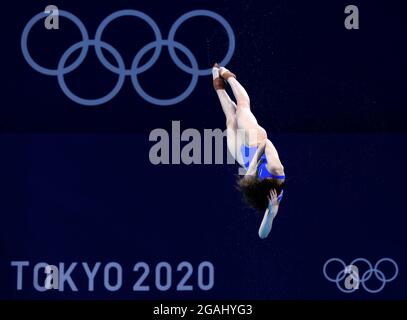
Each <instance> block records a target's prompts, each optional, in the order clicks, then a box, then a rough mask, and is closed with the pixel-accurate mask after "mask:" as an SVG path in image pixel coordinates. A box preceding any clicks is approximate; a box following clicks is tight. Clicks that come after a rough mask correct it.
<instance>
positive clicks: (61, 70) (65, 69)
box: [21, 10, 235, 106]
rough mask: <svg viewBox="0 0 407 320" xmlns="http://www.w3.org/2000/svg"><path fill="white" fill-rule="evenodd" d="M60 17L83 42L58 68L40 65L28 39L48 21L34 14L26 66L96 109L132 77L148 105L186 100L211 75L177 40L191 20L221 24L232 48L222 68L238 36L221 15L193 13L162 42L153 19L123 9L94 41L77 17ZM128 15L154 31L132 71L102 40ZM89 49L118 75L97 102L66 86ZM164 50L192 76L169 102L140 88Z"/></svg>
mask: <svg viewBox="0 0 407 320" xmlns="http://www.w3.org/2000/svg"><path fill="white" fill-rule="evenodd" d="M59 15H60V16H62V17H65V18H67V19H68V20H70V21H71V22H73V23H74V24H75V25H76V26H77V27H78V29H79V31H80V33H81V37H82V40H81V41H79V42H77V43H75V44H73V45H72V46H71V47H69V48H68V49H67V50H66V51H65V52H64V53H63V54H62V56H61V58H60V59H59V63H58V66H57V68H56V69H50V68H46V67H43V66H41V65H39V64H38V63H37V62H35V61H34V59H33V58H32V56H31V54H30V52H29V50H28V45H27V42H28V36H29V33H30V31H31V29H32V27H33V26H34V25H35V24H36V23H37V22H38V21H40V20H42V19H45V18H46V17H47V14H46V13H45V12H40V13H38V14H37V15H35V16H34V17H33V18H31V19H30V21H28V23H27V25H26V26H25V28H24V30H23V33H22V36H21V49H22V52H23V56H24V58H25V60H26V61H27V63H28V64H29V65H30V66H31V67H32V68H33V69H34V70H36V71H38V72H39V73H42V74H45V75H48V76H56V77H57V79H58V83H59V86H60V87H61V89H62V91H63V92H64V93H65V95H66V96H67V97H68V98H69V99H71V100H73V101H75V102H76V103H79V104H82V105H86V106H95V105H100V104H103V103H106V102H108V101H110V100H111V99H113V98H114V97H115V96H116V95H117V94H118V93H119V91H120V90H121V88H122V86H123V83H124V81H125V77H126V76H129V77H130V78H131V81H132V83H133V86H134V89H135V90H136V91H137V93H138V94H139V95H140V96H141V97H142V98H143V99H145V100H146V101H147V102H149V103H152V104H155V105H159V106H169V105H174V104H176V103H179V102H181V101H183V100H185V99H186V98H187V97H188V96H189V95H190V94H191V93H192V92H193V90H194V89H195V86H196V84H197V82H198V78H199V76H207V75H210V74H211V72H212V71H211V68H208V69H199V66H198V62H197V61H196V58H195V56H194V55H193V54H192V52H191V51H190V50H189V49H188V48H187V47H185V46H184V45H182V44H181V43H179V42H177V41H176V40H175V35H176V33H177V30H178V28H179V27H180V26H181V25H182V24H183V23H184V22H185V21H186V20H188V19H191V18H194V17H199V16H203V17H209V18H212V19H214V20H216V21H218V22H219V23H220V24H221V25H222V26H223V27H224V28H225V30H226V33H227V36H228V39H229V48H228V50H227V53H226V55H225V57H224V59H223V60H222V61H221V62H220V64H221V65H227V64H228V63H229V61H230V60H231V58H232V56H233V53H234V50H235V35H234V33H233V30H232V27H231V26H230V24H229V23H228V22H227V21H226V20H225V19H224V18H223V17H222V16H221V15H219V14H217V13H215V12H212V11H209V10H193V11H190V12H187V13H185V14H184V15H182V16H180V17H179V18H178V19H177V20H176V21H175V22H174V24H173V25H172V26H171V28H170V31H169V33H168V38H167V39H163V37H162V35H161V31H160V29H159V27H158V26H157V24H156V23H155V22H154V20H153V19H152V18H150V17H149V16H148V15H146V14H145V13H143V12H141V11H137V10H120V11H117V12H114V13H112V14H110V15H109V16H108V17H106V18H105V19H104V20H103V21H102V22H101V23H100V25H99V27H98V28H97V30H96V34H95V37H94V39H90V38H89V35H88V31H87V30H86V28H85V26H84V24H83V23H82V22H81V20H79V19H78V18H77V17H76V16H74V15H73V14H72V13H70V12H68V11H64V10H59ZM125 16H130V17H136V18H139V19H141V20H143V21H144V22H146V23H147V24H148V25H149V26H150V27H151V29H152V30H153V32H154V36H155V41H153V42H150V43H148V44H146V45H145V46H144V47H143V48H141V49H140V51H139V52H138V53H137V54H136V55H135V57H134V59H133V62H132V64H131V66H130V67H129V68H126V66H125V63H124V61H123V58H122V56H121V55H120V53H119V52H118V51H117V50H116V49H115V48H114V47H112V46H111V45H110V44H108V43H107V42H104V41H103V40H102V36H103V32H104V30H105V29H106V27H107V26H108V25H109V24H110V23H111V22H112V21H113V20H115V19H118V18H120V17H125ZM89 47H94V48H95V52H96V55H97V57H98V59H99V61H100V63H101V64H102V65H103V66H104V67H105V68H106V69H108V70H109V71H111V72H113V73H115V74H116V75H117V76H118V78H117V82H116V84H115V86H114V88H113V89H112V90H111V91H110V92H109V93H108V94H106V95H105V96H103V97H100V98H97V99H85V98H82V97H79V96H78V95H76V94H75V93H73V92H72V91H71V90H70V89H69V88H68V86H67V84H66V82H65V75H67V74H68V73H70V72H72V71H74V70H75V69H77V68H78V67H79V66H80V65H81V64H82V62H83V61H84V60H85V58H86V55H87V53H88V50H89ZM162 47H167V48H168V51H169V54H170V57H171V59H172V60H173V61H174V63H175V64H176V65H177V67H178V68H180V69H181V70H182V71H184V72H187V73H188V74H190V75H191V81H190V83H189V85H188V87H187V89H186V90H185V91H184V92H183V93H181V94H180V95H178V96H176V97H174V98H170V99H159V98H156V97H153V96H151V95H149V94H148V93H147V92H146V91H145V90H144V89H143V88H142V87H141V85H140V82H139V80H138V76H139V75H140V74H142V73H143V72H146V71H147V70H149V69H150V68H151V67H152V66H153V65H154V64H155V63H156V61H157V60H158V59H159V57H160V54H161V50H162ZM102 49H104V50H107V51H108V52H109V53H110V54H111V55H112V56H113V58H114V59H115V61H116V65H114V64H112V63H110V62H109V61H108V60H107V59H106V57H105V56H104V54H103V51H102ZM176 49H178V50H180V51H181V52H183V53H184V54H185V56H186V57H187V58H188V60H189V63H190V66H188V65H186V64H184V63H183V62H182V61H181V60H180V59H179V58H178V56H177V53H176ZM77 50H80V54H79V56H78V57H77V58H76V60H75V61H73V62H72V63H71V64H69V65H66V64H67V61H68V60H69V58H70V57H71V55H72V54H73V53H74V52H75V51H77ZM150 50H154V52H153V55H152V57H151V58H150V59H149V60H148V61H147V62H145V63H144V64H142V65H140V62H141V60H142V59H143V57H144V55H145V54H146V53H147V52H149V51H150Z"/></svg>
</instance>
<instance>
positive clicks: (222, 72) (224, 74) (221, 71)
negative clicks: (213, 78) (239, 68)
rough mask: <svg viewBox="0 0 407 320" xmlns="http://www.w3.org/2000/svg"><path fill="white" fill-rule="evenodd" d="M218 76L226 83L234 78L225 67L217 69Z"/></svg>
mask: <svg viewBox="0 0 407 320" xmlns="http://www.w3.org/2000/svg"><path fill="white" fill-rule="evenodd" d="M219 74H220V76H221V77H222V78H223V79H225V80H226V81H227V80H228V79H229V78H231V77H233V78H236V75H235V74H234V73H233V72H230V70H228V69H226V68H225V67H220V68H219Z"/></svg>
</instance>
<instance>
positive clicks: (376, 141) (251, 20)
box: [0, 1, 407, 299]
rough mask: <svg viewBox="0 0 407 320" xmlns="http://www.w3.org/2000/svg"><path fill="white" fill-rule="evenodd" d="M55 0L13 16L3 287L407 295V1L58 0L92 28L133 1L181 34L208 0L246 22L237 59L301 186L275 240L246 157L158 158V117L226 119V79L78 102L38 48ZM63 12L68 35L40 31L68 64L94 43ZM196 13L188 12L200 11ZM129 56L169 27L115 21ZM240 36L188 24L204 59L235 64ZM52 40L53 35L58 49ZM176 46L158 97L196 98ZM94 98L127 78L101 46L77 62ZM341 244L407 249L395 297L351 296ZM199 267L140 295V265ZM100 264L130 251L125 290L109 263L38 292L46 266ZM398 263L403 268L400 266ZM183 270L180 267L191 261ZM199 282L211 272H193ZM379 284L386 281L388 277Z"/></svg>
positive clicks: (159, 67) (51, 56) (1, 292)
mask: <svg viewBox="0 0 407 320" xmlns="http://www.w3.org/2000/svg"><path fill="white" fill-rule="evenodd" d="M48 4H49V3H47V2H43V1H37V2H35V3H33V2H29V1H26V3H24V5H21V6H19V10H16V7H15V6H14V5H11V4H5V5H4V6H5V12H6V11H7V12H8V13H9V14H8V15H7V16H6V17H5V18H4V19H2V21H1V22H0V23H1V24H2V26H1V28H0V30H1V33H2V38H3V42H4V43H5V44H6V45H5V48H6V49H3V50H2V56H3V57H2V58H3V61H4V62H5V63H4V64H3V67H2V80H3V81H2V82H3V85H2V87H3V90H2V91H3V92H2V93H3V103H2V104H1V106H0V129H1V131H2V135H1V136H0V146H1V154H2V155H1V157H0V191H1V201H0V214H1V217H2V222H1V224H0V226H1V227H0V228H1V232H0V298H2V299H10V298H13V299H27V298H34V299H41V298H52V299H64V298H76V299H79V298H102V299H151V298H154V299H157V298H168V299H169V298H172V299H182V298H187V299H193V298H208V299H210V298H216V299H220V298H229V299H234V298H235V299H310V298H329V299H333V298H338V299H342V298H355V299H366V298H404V299H405V298H406V292H405V290H403V288H405V283H406V277H405V272H404V270H405V268H406V267H407V257H406V254H405V248H404V245H405V243H406V235H405V232H404V226H405V224H406V218H405V215H404V182H405V181H406V170H405V168H404V167H405V163H406V160H407V159H406V153H405V151H404V147H405V139H406V135H405V125H404V123H405V116H404V115H405V110H404V107H405V106H406V102H407V94H406V92H407V91H406V90H405V88H406V86H407V83H406V80H405V76H404V75H405V73H406V58H405V57H406V46H405V41H404V40H405V34H406V33H405V32H406V31H407V30H406V22H405V21H406V20H405V18H404V14H403V10H402V9H403V8H402V7H396V6H394V5H393V6H389V7H384V6H383V5H382V4H380V5H379V4H377V5H376V4H374V3H373V2H372V1H369V2H368V3H367V2H362V1H358V2H355V3H354V4H357V5H359V10H360V14H361V29H360V30H358V31H347V30H345V28H344V27H343V20H344V13H343V10H344V7H345V5H346V4H348V3H345V2H343V1H336V2H335V3H331V2H329V3H328V2H325V3H317V2H315V3H309V2H301V1H298V2H290V3H289V4H288V3H287V2H286V1H270V2H267V3H260V2H259V1H241V2H239V1H205V2H204V1H194V2H192V1H171V2H167V1H162V2H161V1H105V2H103V3H99V4H98V5H97V6H96V5H95V4H94V3H93V2H91V1H69V2H66V1H54V2H53V4H55V5H57V6H58V7H59V8H60V9H65V10H68V11H70V12H72V13H74V14H75V15H77V16H78V17H79V18H81V20H82V21H83V22H84V23H85V25H86V26H87V28H88V31H89V33H90V34H93V33H94V31H95V30H96V28H97V26H98V24H99V23H100V21H101V20H102V19H103V18H104V17H106V16H107V15H108V14H110V13H111V12H113V11H115V10H119V9H126V8H131V9H137V10H141V11H143V12H145V13H147V14H148V15H150V16H151V17H152V18H153V19H154V20H155V21H156V22H157V24H158V25H159V26H160V28H161V30H162V33H163V34H164V35H166V34H167V31H168V30H169V28H170V26H171V25H172V23H173V22H174V21H175V20H176V19H177V18H178V17H179V16H180V15H182V14H183V13H185V12H187V11H189V10H193V9H198V8H204V9H209V10H213V11H215V12H218V13H219V14H221V15H222V16H224V17H225V18H226V19H227V20H228V21H229V22H230V24H231V25H232V28H233V29H234V31H235V34H236V51H235V54H234V57H233V59H232V61H231V63H230V64H229V67H230V68H231V69H232V70H233V71H234V72H235V73H237V74H238V76H239V79H240V80H241V82H242V83H243V84H244V85H245V86H246V87H247V90H248V91H249V94H250V96H251V99H252V105H253V106H252V108H253V112H254V113H255V114H256V116H257V117H258V119H259V122H260V123H261V124H262V125H263V126H264V127H265V128H266V129H267V131H268V133H269V136H270V138H271V140H272V141H273V142H274V143H275V145H276V146H277V148H278V150H279V152H280V156H281V158H282V161H283V163H284V166H285V168H286V173H287V175H288V180H287V188H286V193H285V199H284V202H283V203H282V205H281V209H280V213H279V215H278V218H277V219H276V221H275V225H274V226H273V231H272V236H271V237H270V238H269V239H267V240H265V241H261V240H260V239H259V238H258V236H257V229H258V225H259V223H260V221H261V216H260V215H259V214H257V213H256V212H254V211H252V210H251V209H249V208H247V207H245V204H244V203H243V202H242V200H241V198H240V195H239V193H238V191H236V189H235V187H234V186H235V179H236V173H237V168H236V166H233V165H191V166H186V165H167V166H154V165H152V164H151V163H150V161H149V159H148V152H149V149H150V148H151V146H152V145H153V143H152V142H149V141H148V134H149V132H150V131H151V130H152V129H154V128H159V127H161V128H167V129H169V128H170V127H171V121H172V120H179V121H181V127H182V128H197V129H198V130H201V131H202V130H203V129H205V128H223V127H224V117H223V114H222V111H221V108H220V106H219V103H218V101H217V97H216V95H215V93H214V92H213V89H212V83H211V79H210V78H209V77H201V78H200V79H199V82H198V85H197V87H196V89H195V90H194V92H193V94H192V95H191V96H190V97H189V98H188V99H186V100H185V101H183V102H182V103H180V104H178V105H175V106H171V107H158V106H153V105H151V104H149V103H147V102H145V101H144V100H143V99H142V98H140V97H139V96H138V95H137V94H136V93H135V92H134V89H133V88H132V86H131V82H130V81H126V83H125V85H124V87H123V89H122V90H121V92H120V93H119V94H118V95H117V96H116V97H115V98H114V99H113V100H112V101H110V102H109V103H107V104H104V105H101V106H98V107H84V106H81V105H78V104H76V103H74V102H72V101H71V100H69V99H68V98H66V97H65V96H64V95H63V94H62V92H61V90H60V89H59V87H58V83H57V81H56V79H55V78H53V77H47V76H44V75H41V74H38V73H37V72H36V71H34V70H33V69H31V68H30V67H29V65H28V64H27V63H26V62H25V60H24V59H23V56H22V54H21V50H20V44H19V42H20V36H21V32H22V30H23V28H24V25H25V23H26V22H27V21H28V20H29V19H30V18H31V17H32V16H33V15H34V14H36V13H37V12H39V11H42V10H43V9H44V8H45V6H46V5H48ZM65 22H66V20H62V19H61V22H60V23H61V24H62V23H64V24H63V27H62V26H61V29H60V30H58V31H57V33H53V32H48V31H44V30H41V28H40V25H38V26H37V28H34V29H33V31H32V34H31V35H30V42H29V44H30V50H31V52H32V55H33V56H35V57H36V59H38V62H40V63H42V64H45V65H47V66H54V65H56V64H57V62H58V60H59V58H60V56H61V54H62V52H63V51H64V50H65V49H67V48H68V47H69V46H70V45H72V44H73V43H74V42H76V41H78V35H79V34H78V32H77V30H75V28H74V27H73V26H72V25H71V24H68V23H67V24H65ZM187 24H188V25H187ZM105 38H106V41H108V42H109V43H110V44H111V45H113V46H114V47H115V48H116V49H117V50H118V51H119V52H120V53H121V54H122V55H123V57H124V59H125V61H126V65H129V64H130V62H131V60H132V58H133V57H134V55H135V54H136V53H137V51H138V50H139V48H141V47H142V46H144V45H145V44H146V43H148V42H150V41H152V40H153V37H152V34H151V33H149V29H148V27H146V26H145V25H144V24H143V23H142V22H140V21H138V20H133V19H130V18H128V19H123V21H120V22H117V23H115V25H114V26H113V25H112V27H111V29H109V32H106V36H105ZM226 39H227V37H226V34H225V32H224V31H223V29H222V28H221V27H220V25H218V24H217V23H215V22H213V21H211V20H210V19H204V18H197V19H193V20H191V21H190V22H188V23H186V24H185V26H183V27H182V28H180V30H179V32H178V33H177V40H178V41H179V42H180V43H182V44H184V45H185V46H187V47H188V48H189V49H190V50H191V51H192V52H193V53H194V55H195V56H196V58H197V60H198V62H199V65H200V67H201V68H206V67H208V66H210V65H211V64H212V63H213V62H214V61H217V60H221V59H222V57H223V56H224V54H225V51H226V49H227V42H226ZM50 43H52V46H51V45H49V44H50ZM189 77H190V76H189V75H187V74H186V73H184V72H182V71H180V70H179V69H178V68H177V67H176V66H175V65H174V64H173V62H172V61H171V59H170V57H169V55H168V53H166V50H163V53H162V56H161V58H160V59H159V61H158V62H157V63H156V65H155V66H154V67H153V68H152V69H151V70H150V71H148V72H146V73H145V75H143V77H142V80H141V81H142V85H143V87H145V88H146V91H148V92H149V93H150V94H151V95H155V96H157V97H161V98H166V97H171V96H174V95H175V94H179V93H180V92H182V91H183V90H184V88H185V87H186V86H187V84H188V81H189ZM67 79H68V82H69V85H70V87H71V88H72V90H74V91H75V92H76V93H78V94H79V95H83V96H88V97H97V96H100V95H102V94H103V93H105V92H107V91H108V90H109V89H110V88H111V87H112V86H113V84H114V81H115V79H116V76H115V75H113V74H111V73H110V72H109V71H107V70H106V69H104V68H103V67H102V66H101V65H100V64H99V63H98V61H97V59H96V56H95V54H94V52H93V51H92V50H90V53H89V57H88V59H87V60H86V61H85V62H84V63H83V65H82V66H81V67H80V68H78V70H76V71H75V72H73V73H72V74H71V75H69V76H67ZM331 257H340V258H341V259H343V260H344V261H346V262H350V261H351V260H352V259H354V258H357V257H365V258H367V259H369V260H370V261H372V262H373V263H375V262H376V261H377V260H379V259H380V258H383V257H391V258H393V259H394V260H395V261H396V262H397V263H398V266H399V268H400V273H399V276H398V277H397V279H396V280H395V281H393V282H391V283H388V284H387V285H386V287H385V289H384V290H383V291H381V292H380V293H378V294H369V293H366V292H365V291H363V290H359V291H357V292H355V293H353V294H350V295H346V294H343V293H341V292H340V291H339V290H338V289H337V288H336V287H335V284H333V283H330V282H328V281H327V280H326V279H325V278H324V276H323V274H322V267H323V264H324V263H325V262H326V261H327V260H328V259H329V258H331ZM13 260H28V261H30V264H31V266H30V267H29V268H28V269H27V272H26V273H24V277H25V278H24V281H23V284H24V289H23V290H22V291H17V290H16V272H15V268H12V267H11V266H10V261H13ZM184 260H186V261H190V262H191V263H192V264H193V265H194V266H197V265H198V264H199V263H200V262H201V261H206V260H207V261H211V262H212V263H213V264H214V266H215V286H214V288H213V289H212V290H210V291H207V292H205V291H201V290H198V289H196V290H194V291H192V292H177V291H176V290H175V287H174V288H171V289H170V290H169V291H167V292H160V291H158V290H156V289H155V288H154V286H153V280H152V278H151V277H150V278H149V279H147V283H149V284H150V285H151V286H152V288H151V291H149V292H143V293H140V292H133V291H132V286H133V284H134V282H135V281H136V280H137V277H136V274H135V273H134V272H132V267H133V265H134V264H135V263H136V262H138V261H145V262H148V263H149V264H150V265H151V267H154V266H155V264H156V263H157V262H160V261H168V262H170V263H171V264H172V265H173V266H174V268H175V267H176V265H177V264H178V263H179V262H180V261H184ZM42 261H45V262H47V263H50V264H58V263H59V262H65V263H66V264H67V265H68V264H69V263H71V262H83V261H86V262H88V263H89V264H92V263H95V262H97V261H100V262H102V267H103V264H106V263H108V262H111V261H117V262H119V263H120V264H121V265H122V267H123V272H124V275H123V277H124V279H123V287H122V288H121V289H120V290H118V291H117V292H108V291H107V290H106V289H105V288H104V287H103V279H102V272H101V271H99V272H100V274H98V276H97V278H96V280H95V291H93V292H89V291H87V280H86V277H85V275H84V273H83V269H80V268H79V267H78V269H77V270H75V271H74V272H73V273H72V278H73V279H74V281H75V283H76V284H77V286H78V289H79V291H78V292H72V291H70V290H69V289H66V290H65V291H64V292H57V291H49V292H45V293H41V292H37V291H36V290H35V289H34V288H33V286H32V266H33V265H34V264H35V263H37V262H42ZM384 271H387V274H391V269H390V268H389V269H388V270H387V269H386V268H385V267H384ZM174 277H175V279H176V281H175V282H177V281H178V280H179V277H180V275H179V274H177V273H174ZM194 281H195V282H196V279H195V275H194V276H193V278H191V282H192V283H194ZM379 285H380V282H376V283H375V281H374V280H372V282H371V287H377V286H379Z"/></svg>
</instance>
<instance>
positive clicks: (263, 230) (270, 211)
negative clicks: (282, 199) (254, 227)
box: [259, 189, 279, 239]
mask: <svg viewBox="0 0 407 320" xmlns="http://www.w3.org/2000/svg"><path fill="white" fill-rule="evenodd" d="M278 205H279V199H278V197H277V192H276V191H275V190H274V189H272V190H271V191H270V197H269V205H268V208H267V209H266V212H265V213H264V217H263V220H262V221H261V225H260V228H259V237H260V238H261V239H265V238H267V236H268V235H269V234H270V231H271V227H272V225H273V220H274V218H275V216H276V215H277V212H278Z"/></svg>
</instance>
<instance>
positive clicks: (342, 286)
mask: <svg viewBox="0 0 407 320" xmlns="http://www.w3.org/2000/svg"><path fill="white" fill-rule="evenodd" d="M361 263H362V265H364V267H367V270H365V271H364V272H363V274H362V275H361V276H360V274H359V273H360V269H361V268H362V265H361ZM335 264H336V265H337V266H338V265H339V267H340V268H339V272H338V273H337V274H336V276H333V277H331V276H330V275H328V271H327V269H328V266H330V265H335ZM385 264H387V265H389V266H391V268H392V269H394V273H393V274H391V276H390V277H387V276H386V275H385V273H384V272H383V271H382V270H380V268H379V266H382V265H385ZM337 270H338V269H337ZM323 273H324V276H325V278H326V279H328V280H329V281H331V282H334V283H336V286H337V287H338V289H339V290H340V291H342V292H344V293H351V292H354V291H356V290H357V289H359V285H360V284H361V285H362V286H363V288H364V289H365V290H366V291H367V292H370V293H378V292H380V291H382V290H383V289H384V287H385V285H386V283H388V282H391V281H393V280H394V279H396V277H397V275H398V273H399V268H398V265H397V263H396V262H395V261H394V260H393V259H390V258H383V259H380V260H379V261H377V263H376V264H375V265H374V266H372V264H371V263H370V262H369V261H368V260H366V259H364V258H357V259H355V260H353V261H352V262H351V263H350V264H349V265H348V266H347V265H346V264H345V262H343V261H342V260H341V259H339V258H332V259H329V260H328V261H327V262H325V264H324V267H323ZM373 275H374V276H375V278H376V279H377V280H379V281H380V282H381V285H380V286H379V287H378V288H374V289H372V288H370V287H368V285H367V284H366V283H367V282H368V280H370V279H371V278H372V276H373Z"/></svg>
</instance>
